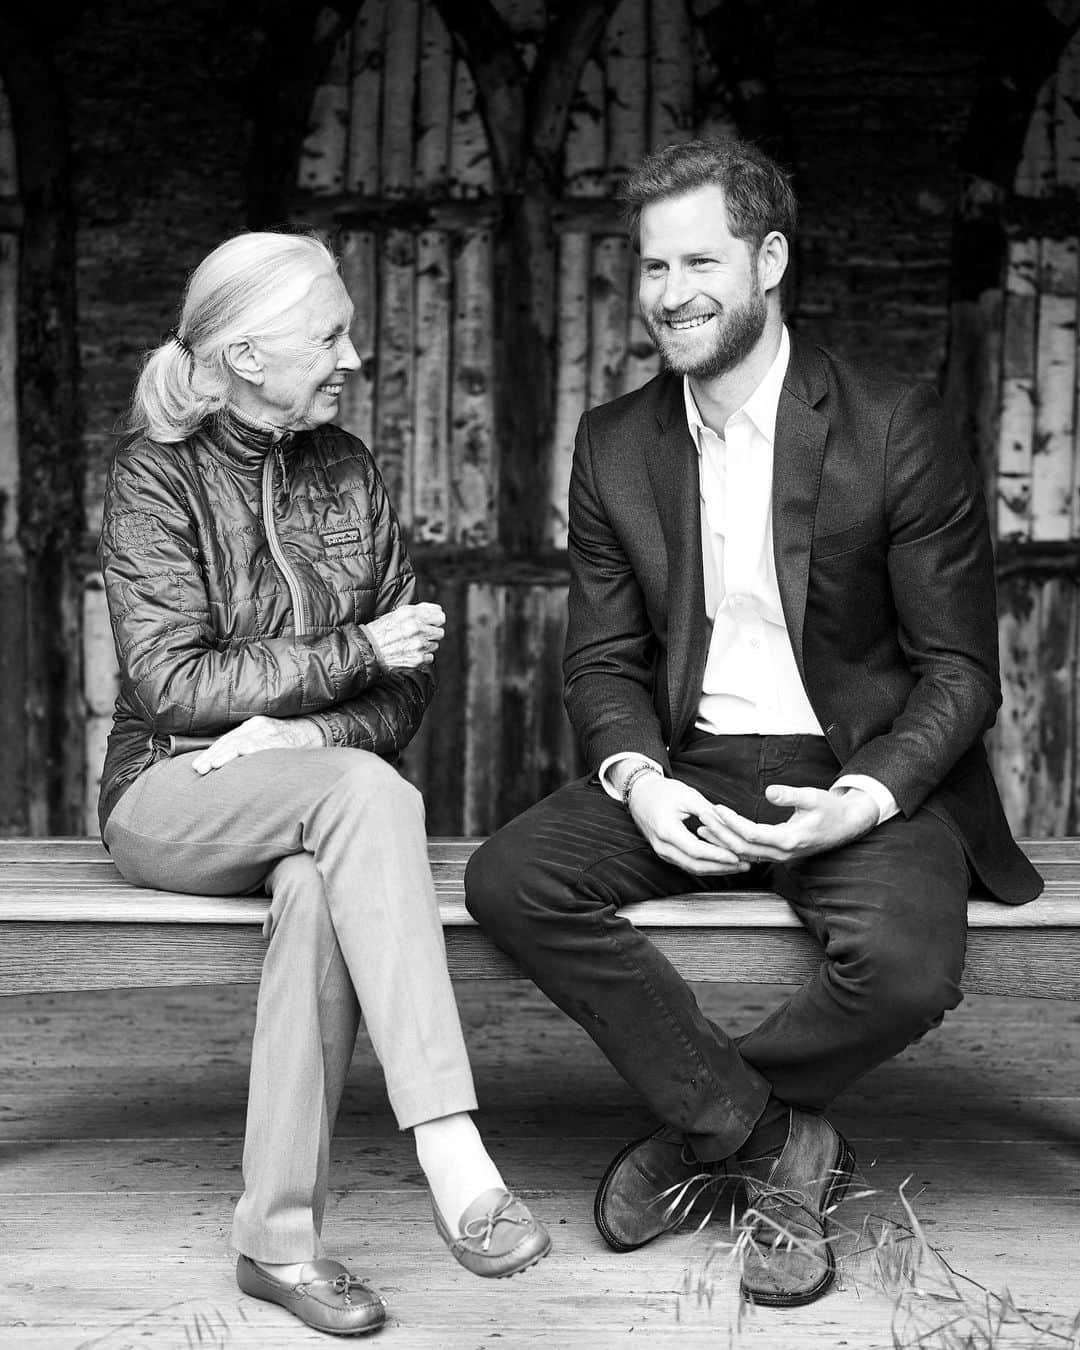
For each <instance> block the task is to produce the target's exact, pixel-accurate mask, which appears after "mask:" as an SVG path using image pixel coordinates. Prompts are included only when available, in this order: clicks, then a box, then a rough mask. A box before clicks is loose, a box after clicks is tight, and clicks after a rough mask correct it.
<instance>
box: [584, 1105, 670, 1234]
mask: <svg viewBox="0 0 1080 1350" xmlns="http://www.w3.org/2000/svg"><path fill="white" fill-rule="evenodd" d="M657 1133H658V1131H655V1130H654V1131H653V1133H652V1134H645V1135H642V1137H641V1138H640V1139H635V1140H633V1141H632V1142H631V1143H629V1144H627V1145H626V1146H625V1147H624V1148H622V1149H620V1150H619V1152H618V1153H616V1155H615V1156H614V1158H612V1160H611V1162H609V1163H608V1166H607V1171H606V1172H605V1173H604V1175H603V1176H602V1177H601V1178H600V1185H599V1186H597V1188H596V1198H595V1199H594V1200H593V1223H595V1224H596V1228H597V1231H598V1232H599V1234H600V1236H601V1237H602V1238H603V1239H604V1241H605V1242H606V1243H607V1245H608V1246H609V1247H610V1248H611V1250H612V1251H615V1252H636V1251H638V1250H639V1249H640V1248H642V1247H647V1246H648V1245H649V1243H650V1242H655V1241H656V1239H657V1238H658V1237H663V1236H664V1235H665V1234H666V1233H670V1232H672V1231H673V1230H674V1229H675V1228H678V1226H679V1224H678V1222H676V1223H673V1224H672V1225H671V1226H670V1227H669V1228H663V1229H661V1231H660V1232H659V1233H655V1234H654V1235H653V1236H652V1237H650V1238H646V1239H645V1241H644V1242H623V1241H622V1240H621V1238H617V1237H616V1236H615V1234H614V1233H613V1232H612V1231H611V1229H610V1228H609V1227H608V1226H607V1223H606V1222H605V1220H604V1216H603V1213H602V1210H603V1205H604V1201H605V1199H606V1198H607V1191H608V1185H609V1183H610V1181H611V1178H612V1177H613V1176H614V1175H615V1173H616V1172H617V1171H618V1169H619V1166H620V1164H621V1163H622V1161H623V1159H624V1158H626V1157H628V1156H629V1155H630V1154H631V1153H633V1151H634V1149H636V1148H639V1147H640V1146H641V1145H642V1144H645V1143H648V1141H649V1140H650V1139H653V1138H655V1136H656V1134H657ZM680 1221H681V1220H680Z"/></svg>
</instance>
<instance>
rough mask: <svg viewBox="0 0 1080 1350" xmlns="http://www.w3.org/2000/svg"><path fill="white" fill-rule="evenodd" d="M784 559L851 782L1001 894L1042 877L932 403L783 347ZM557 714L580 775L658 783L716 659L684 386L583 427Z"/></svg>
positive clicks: (967, 487) (778, 441)
mask: <svg viewBox="0 0 1080 1350" xmlns="http://www.w3.org/2000/svg"><path fill="white" fill-rule="evenodd" d="M772 509H773V546H774V556H775V561H776V574H777V581H778V584H779V589H780V598H781V602H782V604H783V609H784V616H785V619H786V622H787V629H788V634H789V636H790V639H791V644H792V647H793V649H794V652H795V660H796V663H797V665H798V669H799V674H800V676H801V677H802V681H803V684H804V686H805V688H806V692H807V695H808V697H809V700H810V704H811V706H812V707H813V709H814V712H815V714H816V716H817V718H818V720H819V721H820V723H821V726H822V728H823V729H824V732H825V736H826V738H827V739H828V742H829V744H830V746H831V747H832V749H833V751H834V752H835V754H836V757H837V760H838V761H839V765H840V767H839V768H838V770H837V773H838V775H839V774H840V773H841V772H843V773H862V774H868V775H870V776H871V777H873V778H876V779H878V780H879V781H880V782H882V783H884V784H885V786H886V787H887V788H888V789H889V790H890V791H891V792H892V794H893V796H894V797H895V798H896V801H897V803H898V805H899V807H900V810H901V811H902V812H903V814H904V815H906V816H910V815H911V814H912V813H913V812H915V811H916V810H918V808H919V807H921V806H925V807H927V808H928V809H929V810H931V811H933V812H934V813H935V814H937V815H938V816H940V817H941V818H942V819H944V820H945V821H947V822H948V823H949V825H950V826H951V828H953V829H954V830H955V831H956V832H957V833H958V834H959V836H960V838H961V839H962V841H963V843H964V847H965V849H966V851H967V855H968V858H969V860H970V861H971V863H972V865H973V869H974V872H975V874H976V876H977V877H978V878H979V880H980V881H981V882H982V884H983V886H984V887H985V888H986V889H987V890H988V891H989V892H990V893H991V894H992V895H994V896H996V897H997V898H999V899H1001V900H1005V901H1008V902H1011V903H1014V904H1016V903H1021V902H1023V901H1026V900H1030V899H1032V898H1033V897H1034V896H1036V895H1037V894H1038V893H1039V891H1040V890H1041V888H1042V882H1041V879H1040V878H1039V876H1038V874H1037V873H1036V872H1035V871H1034V869H1033V868H1032V867H1031V866H1030V864H1029V863H1028V862H1027V860H1026V858H1025V857H1024V855H1023V854H1022V853H1021V851H1020V850H1019V849H1018V848H1017V846H1016V844H1015V843H1014V841H1013V839H1012V836H1011V834H1010V832H1009V828H1008V825H1007V823H1006V820H1005V816H1004V812H1003V810H1002V806H1001V801H1000V798H999V797H998V793H997V789H996V787H995V785H994V782H993V778H992V777H991V774H990V768H989V765H988V763H987V759H986V754H985V751H984V749H983V745H982V735H983V733H984V732H985V731H986V730H987V729H988V728H989V727H990V726H991V724H992V723H993V721H994V717H995V715H996V712H997V709H998V707H999V705H1000V703H1001V691H1000V685H999V679H998V634H997V613H996V603H995V591H994V565H993V555H992V550H991V543H990V535H989V530H988V528H987V522H986V508H985V503H984V500H983V495H982V489H981V485H980V483H979V481H978V478H977V476H976V473H975V470H974V466H973V465H972V464H971V462H970V458H969V457H968V456H967V455H966V454H965V453H964V452H963V451H962V450H961V449H959V448H957V446H956V445H955V443H954V441H953V439H952V437H951V436H950V433H949V429H948V426H947V424H946V420H945V417H944V414H943V410H942V408H941V405H940V402H939V400H938V398H937V396H936V394H935V393H934V392H933V391H932V390H931V389H930V388H928V387H927V386H925V385H913V384H910V383H906V382H903V381H901V380H899V379H897V378H896V377H894V376H884V375H882V374H880V373H877V372H868V371H864V370H861V369H858V368H856V367H855V366H853V365H850V364H849V363H847V362H845V361H842V360H840V359H838V358H837V357H835V356H833V355H831V354H830V353H828V352H826V351H823V350H822V349H820V348H816V347H812V346H810V345H808V344H805V343H803V342H800V341H797V340H795V339H794V337H793V339H792V348H791V360H790V362H789V365H788V370H787V375H786V377H785V379H784V387H783V392H782V394H781V397H780V403H779V409H778V413H777V420H776V438H775V448H774V463H773V507H772ZM569 556H570V568H571V582H570V606H569V610H570V615H569V626H568V633H567V644H566V660H565V677H566V689H565V696H566V706H567V709H568V711H569V714H570V718H571V721H572V722H573V724H574V727H575V729H576V731H577V733H578V735H579V737H580V738H581V741H582V744H583V746H584V749H585V753H586V758H587V760H588V764H589V767H590V768H592V769H595V768H596V767H597V766H598V765H599V764H600V763H602V761H603V760H604V759H605V758H606V757H607V756H608V755H611V754H615V753H618V752H621V751H637V752H640V753H641V754H645V755H649V756H651V757H652V758H653V759H655V760H657V761H658V762H659V763H661V764H662V765H664V767H665V769H667V768H669V767H670V764H669V759H668V752H669V750H670V749H671V747H673V746H678V744H679V743H680V742H681V740H682V738H683V737H684V736H685V735H686V733H687V731H688V730H689V729H690V727H691V726H692V725H693V721H694V716H695V712H696V708H697V704H698V700H699V698H700V695H701V686H702V677H703V673H704V669H705V658H706V654H707V651H708V644H709V635H710V634H709V621H708V618H707V616H706V613H705V598H704V584H703V579H702V560H701V519H700V502H699V485H698V457H697V449H696V446H695V445H694V442H693V439H692V437H691V435H690V432H689V430H688V428H687V423H686V411H685V404H684V398H683V385H682V379H681V378H680V377H677V376H673V375H670V374H663V375H659V376H657V377H656V379H654V380H651V381H650V382H649V383H648V384H647V385H645V386H644V388H642V389H640V390H637V391H636V392H634V393H632V394H627V395H626V396H624V397H623V398H620V399H617V400H615V401H614V402H613V403H608V404H605V405H604V406H602V407H599V408H595V409H593V410H592V411H591V412H588V413H586V414H585V416H584V417H583V418H582V421H581V425H580V427H579V429H578V437H577V444H576V447H575V452H574V464H573V471H572V475H571V483H570V543H569Z"/></svg>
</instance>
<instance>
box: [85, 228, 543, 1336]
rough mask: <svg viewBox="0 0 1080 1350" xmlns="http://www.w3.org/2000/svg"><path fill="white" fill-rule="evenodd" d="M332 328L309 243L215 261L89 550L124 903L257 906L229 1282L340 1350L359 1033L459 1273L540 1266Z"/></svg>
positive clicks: (340, 295) (345, 320) (409, 601)
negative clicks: (470, 994)
mask: <svg viewBox="0 0 1080 1350" xmlns="http://www.w3.org/2000/svg"><path fill="white" fill-rule="evenodd" d="M352 308H353V307H352V304H351V302H350V300H349V296H348V294H347V292H346V290H345V287H344V285H343V284H342V281H341V278H340V276H339V274H338V270H337V265H336V263H335V260H334V258H333V256H332V255H331V254H330V253H329V252H328V251H327V249H326V248H325V246H324V245H323V244H322V243H321V242H320V241H319V240H317V239H315V238H310V237H306V236H298V235H287V234H257V233H253V234H246V235H241V236H239V237H237V238H234V239H230V240H227V241H226V242H225V243H224V244H222V245H221V246H220V247H219V248H217V249H215V250H214V251H213V252H212V253H211V254H210V255H209V256H208V257H207V258H206V259H205V260H204V261H203V263H202V264H201V265H200V266H199V267H198V268H197V269H196V271H195V272H194V273H193V275H192V277H191V279H190V281H189V284H188V287H187V291H186V294H185V297H184V301H183V307H182V310H181V314H180V320H179V323H178V324H177V327H176V329H175V330H174V331H173V333H172V334H171V335H170V338H169V341H167V342H166V343H165V344H164V345H163V346H161V347H159V348H158V349H157V350H156V351H154V352H153V353H151V355H150V356H149V358H148V359H147V361H146V364H145V367H144V369H143V371H142V374H141V376H140V378H139V381H138V385H137V387H136V390H135V394H134V399H133V411H132V419H131V425H132V428H133V434H132V435H131V436H129V437H128V438H127V440H126V441H125V442H124V444H122V445H121V447H120V448H119V450H118V453H117V455H116V457H115V460H114V462H113V464H112V467H111V471H110V474H109V481H108V487H107V490H106V496H105V516H104V524H103V528H102V536H101V564H102V569H103V572H104V575H105V583H106V589H107V594H108V600H109V609H110V613H111V616H112V624H113V633H114V637H115V641H116V650H117V655H118V658H119V664H120V693H119V696H118V698H117V702H116V710H115V714H114V722H113V728H112V733H111V735H110V737H109V747H108V753H107V756H106V760H105V769H104V775H103V779H102V791H101V805H100V816H101V828H102V836H103V838H104V840H105V843H106V845H107V846H108V848H109V851H110V852H111V854H112V856H113V858H114V859H115V861H116V864H117V866H118V867H119V869H120V871H121V872H122V873H123V875H124V876H125V877H126V878H127V879H128V880H129V881H132V882H134V883H136V884H137V885H140V886H151V887H158V888H163V889H168V890H178V891H188V892H197V893H203V894H213V895H236V894H246V893H249V892H254V891H260V890H262V889H265V891H266V893H267V894H268V895H269V896H270V897H271V905H270V912H269V916H268V918H267V922H266V930H265V931H266V935H267V937H268V939H269V941H268V946H267V950H266V957H265V960H264V963H263V971H262V980H261V984H260V988H259V998H258V1011H257V1015H256V1023H255V1038H254V1043H253V1046H252V1055H251V1082H250V1092H249V1099H248V1118H247V1133H246V1137H245V1141H244V1192H243V1195H242V1197H241V1199H240V1202H239V1204H238V1206H237V1209H236V1214H235V1220H234V1225H233V1240H234V1244H235V1246H236V1248H237V1250H238V1252H239V1253H240V1255H239V1259H238V1262H237V1269H236V1276H237V1281H238V1283H239V1285H240V1287H241V1289H243V1290H244V1291H245V1292H246V1293H248V1294H251V1295H253V1296H254V1297H256V1298H261V1299H268V1300H270V1301H272V1302H275V1303H279V1304H281V1305H282V1306H283V1307H285V1308H287V1309H289V1310H290V1311H291V1312H293V1313H295V1314H296V1316H297V1317H299V1318H301V1320H303V1321H304V1322H306V1323H307V1324H308V1325H310V1326H313V1327H316V1328H318V1329H320V1330H322V1331H327V1332H332V1333H334V1334H338V1335H352V1334H359V1333H361V1332H365V1331H371V1330H374V1329H375V1328H376V1327H378V1326H379V1325H380V1324H381V1323H382V1322H383V1320H384V1318H385V1309H384V1304H383V1301H382V1300H381V1299H380V1298H379V1297H378V1296H377V1295H376V1294H373V1293H372V1292H371V1291H370V1290H369V1289H367V1288H365V1287H364V1286H363V1285H362V1284H361V1283H360V1282H359V1281H358V1280H357V1279H356V1277H355V1276H354V1275H353V1274H352V1273H351V1272H349V1271H348V1270H347V1269H346V1268H345V1267H344V1266H343V1265H341V1264H339V1263H338V1262H336V1261H332V1260H329V1259H327V1258H326V1257H325V1256H324V1255H323V1250H322V1245H321V1238H320V1230H321V1226H322V1216H323V1206H324V1204H325V1200H326V1191H327V1165H328V1154H329V1147H330V1138H331V1134H332V1131H333V1127H334V1119H335V1116H336V1113H337V1109H338V1103H339V1100H340V1097H341V1092H342V1087H343V1084H344V1081H345V1077H346V1073H347V1070H348V1066H349V1061H350V1058H351V1056H352V1051H353V1045H354V1041H355V1037H356V1032H357V1027H358V1023H359V1018H360V1014H361V1012H362V1013H363V1016H364V1018H365V1020H366V1022H367V1027H368V1032H369V1035H370V1037H371V1042H372V1045H373V1047H374V1049H375V1053H376V1054H377V1056H378V1058H379V1062H380V1064H381V1066H382V1069H383V1073H384V1076H385V1080H386V1087H387V1092H388V1095H389V1099H390V1104H391V1106H392V1109H393V1111H394V1115H395V1117H396V1119H397V1122H398V1125H399V1127H400V1128H401V1129H411V1130H412V1131H413V1135H414V1137H415V1141H416V1152H417V1157H418V1160H419V1162H420V1166H421V1167H422V1169H423V1171H424V1174H425V1176H426V1178H427V1182H428V1185H429V1187H430V1190H431V1195H432V1201H433V1208H434V1217H435V1225H436V1228H437V1230H438V1232H439V1234H440V1235H441V1237H442V1238H443V1240H444V1241H445V1242H446V1243H447V1244H448V1246H449V1247H450V1250H451V1251H452V1253H453V1254H454V1256H455V1257H456V1258H457V1260H458V1261H459V1262H460V1263H461V1264H462V1265H463V1266H465V1267H466V1268H467V1269H468V1270H470V1271H472V1272H473V1273H474V1274H477V1275H485V1276H505V1275H512V1274H514V1273H515V1272H516V1271H519V1270H522V1269H524V1268H525V1267H526V1266H529V1265H532V1264H533V1263H534V1262H535V1261H537V1260H539V1259H540V1257H542V1256H544V1255H546V1254H547V1252H548V1249H549V1247H550V1239H549V1237H548V1234H547V1232H546V1231H545V1229H544V1227H543V1225H542V1224H540V1223H539V1222H537V1221H536V1220H535V1219H534V1218H533V1217H532V1215H531V1214H530V1213H529V1211H528V1210H527V1209H526V1207H525V1206H524V1205H523V1204H522V1203H521V1201H520V1200H518V1199H516V1198H515V1197H514V1196H513V1195H512V1194H511V1193H510V1192H509V1191H508V1190H507V1189H506V1187H505V1186H504V1184H503V1180H502V1177H501V1176H500V1174H499V1172H498V1169H497V1168H496V1166H495V1164H494V1163H493V1162H492V1160H491V1158H490V1157H489V1156H488V1153H487V1151H486V1149H485V1148H484V1145H483V1143H482V1141H481V1139H480V1136H479V1134H478V1132H477V1130H476V1127H475V1125H474V1123H473V1120H472V1117H471V1116H470V1115H469V1114H468V1113H469V1112H470V1111H472V1110H473V1109H474V1108H475V1106H476V1097H475V1095H474V1091H473V1084H472V1077H471V1073H470V1069H469V1064H468V1059H467V1057H466V1051H465V1045H464V1041H463V1038H462V1034H461V1027H460V1022H459V1019H458V1014H457V1008H456V1005H455V1003H454V997H453V992H452V990H451V987H450V981H449V977H448V975H447V971H446V953H445V948H444V945H443V937H442V929H441V926H440V923H439V915H438V909H437V905H436V900H435V894H434V888H433V885H432V879H431V874H430V871H429V868H428V862H427V849H426V839H425V833H424V812H423V804H422V801H421V798H420V795H419V793H417V792H416V790H415V789H414V788H413V787H411V786H410V785H409V784H408V783H407V782H405V780H404V779H403V778H402V777H401V776H400V775H399V774H398V773H397V771H396V770H395V769H394V768H393V765H392V761H393V759H394V757H395V756H396V755H397V753H398V752H399V751H400V750H401V749H402V747H403V746H404V745H405V744H406V743H407V742H408V741H409V739H410V737H412V735H413V734H414V733H415V731H416V729H417V727H418V725H419V723H420V719H421V717H422V716H423V713H424V709H425V708H426V706H427V704H428V702H429V700H430V698H431V694H432V688H433V685H432V678H431V672H430V666H431V662H432V658H433V653H434V652H435V650H436V648H437V647H438V644H439V641H440V639H441V637H442V635H443V623H444V616H443V613H442V611H441V610H440V608H439V607H438V606H437V605H433V604H421V603H417V601H416V582H415V578H414V575H413V571H412V567H411V565H410V563H409V559H408V556H407V554H406V551H405V546H404V543H403V541H402V537H401V530H400V528H399V525H398V522H397V519H396V517H395V515H394V510H393V507H392V506H391V504H390V502H389V500H388V498H387V494H386V489H385V487H384V485H383V483H382V480H381V479H380V477H379V473H378V470H377V469H376V467H375V464H374V463H373V461H372V458H371V455H370V454H369V453H368V451H367V449H366V448H365V447H364V445H363V444H362V443H361V442H360V441H358V440H357V439H356V438H355V437H354V436H351V435H349V433H348V432H346V431H343V430H342V429H341V428H339V427H336V426H334V425H332V423H333V419H334V416H335V414H336V413H337V409H338V401H339V398H340V395H341V391H342V387H343V385H344V383H345V380H346V379H347V378H348V377H349V375H351V374H352V373H354V372H355V371H356V370H357V369H358V368H359V366H360V360H359V358H358V357H357V354H356V350H355V348H354V347H353V345H352V342H351V341H350V339H349V325H350V322H351V319H352ZM192 740H194V748H192Z"/></svg>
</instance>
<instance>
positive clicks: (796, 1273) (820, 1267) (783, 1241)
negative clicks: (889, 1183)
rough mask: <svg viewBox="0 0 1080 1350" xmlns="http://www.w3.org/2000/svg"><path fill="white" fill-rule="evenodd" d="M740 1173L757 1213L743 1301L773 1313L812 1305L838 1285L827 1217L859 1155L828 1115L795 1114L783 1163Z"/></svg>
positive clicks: (754, 1164) (758, 1163) (746, 1167)
mask: <svg viewBox="0 0 1080 1350" xmlns="http://www.w3.org/2000/svg"><path fill="white" fill-rule="evenodd" d="M741 1167H742V1171H743V1175H744V1176H745V1178H746V1188H747V1195H748V1197H749V1200H750V1204H751V1207H752V1208H751V1211H750V1214H751V1218H752V1226H751V1242H750V1245H749V1248H748V1250H747V1255H746V1260H745V1262H744V1265H743V1274H742V1292H743V1294H744V1295H746V1297H748V1298H750V1299H752V1300H753V1301H754V1302H755V1303H762V1304H767V1305H769V1306H771V1307H776V1308H797V1307H799V1306H800V1305H801V1304H804V1303H813V1301H814V1300H815V1299H818V1298H820V1297H821V1296H822V1294H824V1293H826V1292H827V1290H828V1289H829V1288H830V1287H831V1286H832V1283H833V1281H834V1280H835V1278H836V1258H835V1256H834V1254H833V1243H832V1239H831V1238H830V1236H829V1227H830V1214H831V1212H832V1210H833V1209H834V1208H835V1207H836V1206H837V1205H838V1204H839V1203H840V1201H841V1200H842V1199H843V1198H844V1195H845V1193H846V1192H847V1189H848V1186H849V1185H850V1183H851V1178H852V1174H853V1172H854V1171H855V1155H854V1153H852V1151H851V1148H850V1146H849V1145H848V1143H847V1141H846V1140H845V1139H844V1137H843V1135H841V1134H840V1133H839V1132H838V1131H837V1130H835V1129H834V1128H833V1127H832V1126H831V1125H830V1124H829V1122H828V1121H827V1120H826V1119H825V1118H824V1116H817V1115H813V1114H811V1113H810V1112H808V1111H798V1110H795V1109H793V1110H792V1112H791V1123H790V1125H789V1127H788V1137H787V1143H786V1144H785V1145H784V1148H783V1151H782V1152H781V1154H780V1156H779V1157H778V1158H762V1159H760V1160H749V1161H746V1162H743V1163H742V1164H741Z"/></svg>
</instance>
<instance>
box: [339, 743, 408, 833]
mask: <svg viewBox="0 0 1080 1350" xmlns="http://www.w3.org/2000/svg"><path fill="white" fill-rule="evenodd" d="M346 753H347V759H346V760H345V763H344V765H343V768H342V773H341V777H340V778H339V779H338V782H337V785H336V786H337V788H338V790H339V791H340V793H341V794H342V797H343V798H344V800H345V802H346V803H347V805H348V809H349V810H350V811H351V812H355V814H356V818H357V824H358V826H360V824H361V821H366V822H367V824H368V827H369V828H370V822H371V819H372V818H373V817H378V818H379V819H381V820H384V821H386V822H387V823H388V827H389V828H393V827H394V826H395V825H398V826H402V827H408V826H412V827H415V826H416V825H417V824H419V825H420V826H421V828H422V827H423V823H424V799H423V796H422V795H421V794H420V792H419V791H418V790H417V789H416V788H415V787H413V785H412V783H410V782H409V781H408V780H407V779H405V778H403V777H402V776H401V774H400V773H398V771H397V769H395V768H394V766H393V765H392V764H388V763H387V762H386V760H385V759H383V758H381V756H379V755H373V754H370V753H369V752H368V751H366V750H350V751H348V752H346Z"/></svg>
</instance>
